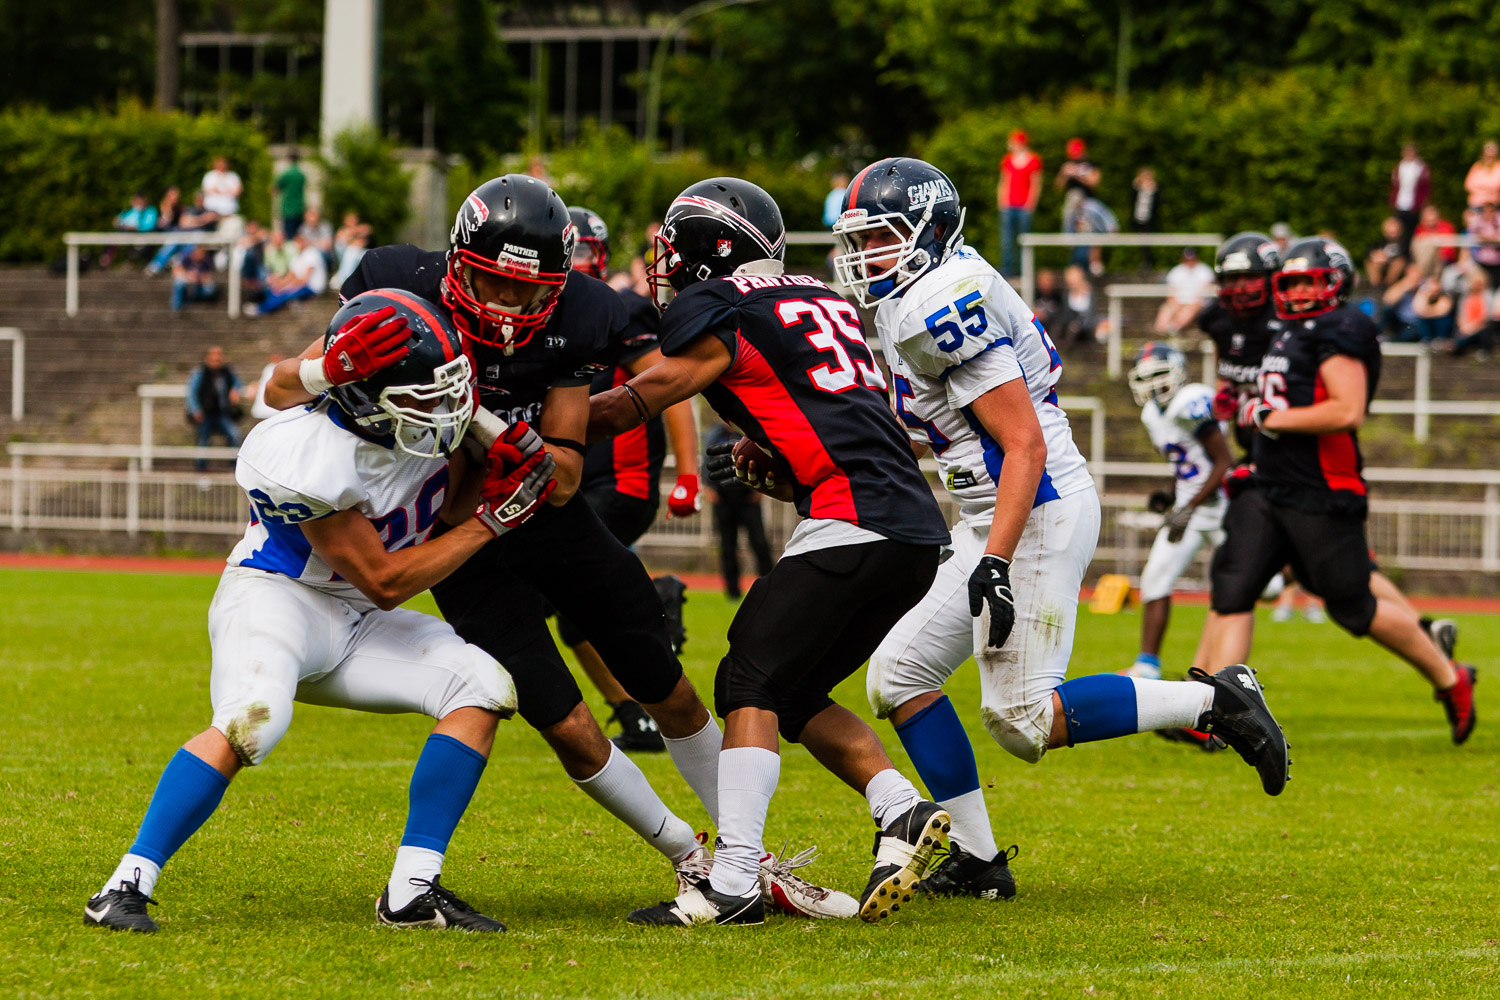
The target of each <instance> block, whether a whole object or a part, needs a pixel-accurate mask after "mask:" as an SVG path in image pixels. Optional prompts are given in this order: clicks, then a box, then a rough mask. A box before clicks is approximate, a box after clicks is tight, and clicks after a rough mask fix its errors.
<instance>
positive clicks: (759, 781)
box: [709, 747, 781, 896]
mask: <svg viewBox="0 0 1500 1000" xmlns="http://www.w3.org/2000/svg"><path fill="white" fill-rule="evenodd" d="M780 780H781V755H780V754H778V753H777V752H776V751H774V750H766V749H763V748H761V747H731V748H730V749H728V750H724V751H722V752H721V753H720V754H719V845H718V847H717V849H716V850H715V851H714V872H713V876H712V878H711V879H710V880H709V881H710V884H711V885H712V886H713V888H714V891H715V892H724V893H728V894H729V895H731V896H743V895H745V894H746V893H748V892H749V891H750V890H751V889H753V888H755V886H756V885H757V883H758V882H759V881H760V859H761V858H762V857H764V856H765V853H766V852H765V848H764V846H763V845H762V843H761V841H762V840H763V839H764V837H765V832H766V813H767V812H768V811H769V810H770V808H771V796H772V795H774V794H775V793H776V783H777V782H778V781H780Z"/></svg>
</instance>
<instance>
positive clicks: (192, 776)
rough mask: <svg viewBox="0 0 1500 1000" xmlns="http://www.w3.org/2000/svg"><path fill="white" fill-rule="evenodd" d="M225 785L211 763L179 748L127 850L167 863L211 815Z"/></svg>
mask: <svg viewBox="0 0 1500 1000" xmlns="http://www.w3.org/2000/svg"><path fill="white" fill-rule="evenodd" d="M228 787H229V779H228V778H226V777H224V776H223V775H222V774H220V773H219V772H218V770H217V769H215V768H214V766H213V765H212V764H210V763H208V762H207V761H205V760H203V759H201V758H199V757H196V756H194V755H193V754H191V753H189V752H188V751H186V750H181V749H179V750H178V751H177V753H175V754H173V755H172V759H171V760H170V761H168V762H167V766H166V769H165V770H164V771H162V772H161V780H160V781H158V782H157V783H156V791H155V792H153V793H152V794H151V804H150V805H149V806H147V807H146V818H145V819H143V820H141V829H140V831H139V832H138V833H137V834H136V835H135V843H134V844H132V845H131V846H130V853H131V854H138V855H140V856H141V857H143V858H150V859H151V860H152V861H154V862H156V863H157V864H158V865H164V864H166V863H167V859H168V858H170V857H171V856H172V855H174V854H176V853H177V850H178V848H180V847H181V846H182V845H183V844H185V843H187V839H188V838H189V837H191V836H192V835H193V834H194V833H195V832H197V830H198V827H200V826H202V825H203V823H204V821H205V820H207V819H208V817H210V816H212V815H213V813H214V810H215V809H217V808H218V807H219V800H221V799H222V798H224V789H226V788H228Z"/></svg>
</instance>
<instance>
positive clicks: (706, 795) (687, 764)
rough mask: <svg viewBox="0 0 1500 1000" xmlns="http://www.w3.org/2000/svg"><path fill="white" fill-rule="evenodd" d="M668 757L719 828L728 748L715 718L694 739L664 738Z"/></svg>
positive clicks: (711, 821)
mask: <svg viewBox="0 0 1500 1000" xmlns="http://www.w3.org/2000/svg"><path fill="white" fill-rule="evenodd" d="M662 739H663V740H664V741H665V742H666V744H667V753H669V754H671V755H672V763H674V764H676V765H677V770H678V771H680V772H681V773H682V776H683V778H684V779H686V780H687V783H688V787H689V788H691V789H692V790H693V791H694V792H695V793H697V796H698V801H699V802H702V803H703V808H704V809H706V810H708V821H709V823H710V824H712V825H713V826H718V825H719V751H720V750H721V749H723V747H724V734H723V733H722V732H720V731H719V724H718V723H717V722H715V721H714V720H713V717H712V716H709V719H708V721H707V722H706V723H704V724H703V728H702V729H700V730H698V731H697V732H696V733H694V734H693V735H691V736H684V737H682V738H681V739H675V740H674V739H673V738H672V737H670V736H663V737H662Z"/></svg>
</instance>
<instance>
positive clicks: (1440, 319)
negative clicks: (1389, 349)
mask: <svg viewBox="0 0 1500 1000" xmlns="http://www.w3.org/2000/svg"><path fill="white" fill-rule="evenodd" d="M1412 312H1413V313H1415V314H1416V317H1417V323H1416V327H1417V339H1418V340H1420V341H1421V342H1422V345H1423V346H1424V347H1430V348H1436V347H1437V346H1438V341H1450V342H1451V341H1452V339H1453V319H1454V316H1453V297H1452V296H1450V295H1449V294H1448V293H1447V292H1446V291H1444V290H1443V283H1442V282H1441V281H1440V280H1438V278H1437V277H1436V276H1433V277H1427V278H1423V279H1422V280H1421V282H1420V283H1419V284H1418V285H1417V290H1416V292H1415V293H1414V294H1413V295H1412Z"/></svg>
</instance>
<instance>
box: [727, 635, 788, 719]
mask: <svg viewBox="0 0 1500 1000" xmlns="http://www.w3.org/2000/svg"><path fill="white" fill-rule="evenodd" d="M737 708H763V709H765V710H766V711H768V712H774V711H776V696H775V692H774V691H772V689H771V679H770V678H769V677H767V676H766V675H765V673H764V672H763V671H761V670H759V669H757V668H756V667H755V666H754V665H753V664H751V663H749V662H748V661H746V660H745V659H743V658H742V657H737V656H735V655H734V653H733V652H732V651H731V652H730V653H729V655H727V656H725V657H724V659H722V660H720V661H719V670H718V672H717V673H715V674H714V711H715V712H716V713H717V714H718V716H719V718H721V719H722V718H726V717H728V715H729V713H730V712H733V711H734V710H735V709H737Z"/></svg>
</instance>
